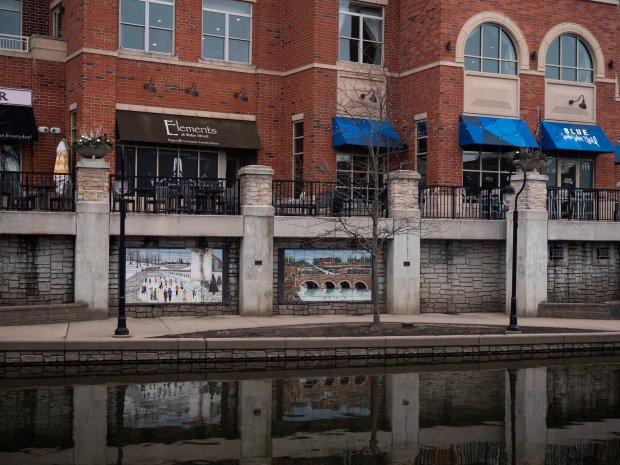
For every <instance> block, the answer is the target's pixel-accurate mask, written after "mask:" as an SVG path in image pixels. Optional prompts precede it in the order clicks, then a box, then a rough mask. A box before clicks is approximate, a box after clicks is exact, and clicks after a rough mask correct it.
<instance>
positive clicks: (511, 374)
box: [508, 173, 525, 465]
mask: <svg viewBox="0 0 620 465" xmlns="http://www.w3.org/2000/svg"><path fill="white" fill-rule="evenodd" d="M524 174H525V173H524ZM515 324H516V322H515ZM508 384H509V389H510V457H511V461H510V463H511V465H516V463H517V434H516V425H515V424H516V419H515V417H516V415H517V369H516V368H508Z"/></svg>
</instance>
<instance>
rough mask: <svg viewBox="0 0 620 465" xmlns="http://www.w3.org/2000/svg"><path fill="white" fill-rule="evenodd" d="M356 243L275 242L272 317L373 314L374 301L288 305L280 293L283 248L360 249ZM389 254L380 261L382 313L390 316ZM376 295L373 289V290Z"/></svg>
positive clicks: (318, 240) (319, 240) (326, 240)
mask: <svg viewBox="0 0 620 465" xmlns="http://www.w3.org/2000/svg"><path fill="white" fill-rule="evenodd" d="M359 248H360V247H359V246H358V245H356V243H355V241H350V240H330V239H316V240H310V241H309V240H300V239H299V240H295V239H289V240H286V239H275V240H274V244H273V252H274V254H273V255H274V256H273V260H274V266H273V295H274V302H273V314H274V315H324V314H326V315H339V314H350V315H364V314H372V302H370V301H368V302H359V301H357V302H299V303H286V302H284V301H283V299H282V298H281V297H280V292H279V285H278V280H279V270H280V264H279V251H280V250H281V249H359ZM385 271H386V252H385V251H383V253H382V254H381V257H380V258H379V279H378V282H379V290H378V295H379V301H380V306H381V313H388V312H387V309H386V293H385V279H386V277H385ZM373 292H374V290H373Z"/></svg>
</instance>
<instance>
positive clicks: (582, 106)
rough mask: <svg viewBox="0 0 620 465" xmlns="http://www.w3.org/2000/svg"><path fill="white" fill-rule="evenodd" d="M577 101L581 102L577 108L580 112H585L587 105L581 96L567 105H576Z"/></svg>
mask: <svg viewBox="0 0 620 465" xmlns="http://www.w3.org/2000/svg"><path fill="white" fill-rule="evenodd" d="M579 100H581V103H580V104H579V105H577V106H578V107H579V108H581V109H582V110H585V109H587V108H588V105H586V98H585V97H584V96H583V95H580V96H579V97H577V98H576V99H575V100H569V101H568V104H569V105H572V104H573V103H577V102H578V101H579Z"/></svg>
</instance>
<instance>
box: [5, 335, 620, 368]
mask: <svg viewBox="0 0 620 465" xmlns="http://www.w3.org/2000/svg"><path fill="white" fill-rule="evenodd" d="M601 350H603V351H617V352H620V332H600V333H557V334H532V335H529V334H510V335H488V336H432V337H428V336H409V337H401V336H395V337H369V338H328V337H312V338H148V339H143V338H136V339H132V338H111V337H107V338H101V339H88V340H86V339H83V340H64V339H62V340H59V339H56V340H51V339H50V340H38V341H32V340H12V341H0V367H2V366H11V365H12V366H28V365H42V364H55V365H64V364H78V363H89V364H90V363H96V364H106V363H119V362H122V363H144V362H146V363H151V362H158V363H161V362H194V361H196V362H198V361H214V360H216V361H246V362H247V361H263V360H270V361H275V360H278V361H295V360H300V359H315V360H321V359H339V360H340V359H355V358H373V357H374V358H377V357H378V358H393V357H408V356H436V355H440V356H444V355H455V356H459V355H475V356H487V355H492V356H500V357H501V356H506V355H512V356H514V355H517V357H516V358H517V359H518V358H519V356H520V357H522V358H530V357H532V356H533V355H534V354H549V353H566V354H571V356H576V355H584V354H585V355H588V354H590V353H592V352H598V351H601ZM513 358H514V357H513ZM439 363H441V361H440V362H439Z"/></svg>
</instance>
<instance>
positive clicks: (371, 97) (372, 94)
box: [360, 90, 377, 103]
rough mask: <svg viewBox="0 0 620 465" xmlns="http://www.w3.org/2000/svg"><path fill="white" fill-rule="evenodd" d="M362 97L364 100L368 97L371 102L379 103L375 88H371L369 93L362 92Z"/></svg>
mask: <svg viewBox="0 0 620 465" xmlns="http://www.w3.org/2000/svg"><path fill="white" fill-rule="evenodd" d="M360 98H361V99H362V100H364V99H365V98H368V101H369V102H372V103H377V95H376V94H375V91H374V90H371V91H370V92H369V93H367V94H360Z"/></svg>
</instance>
